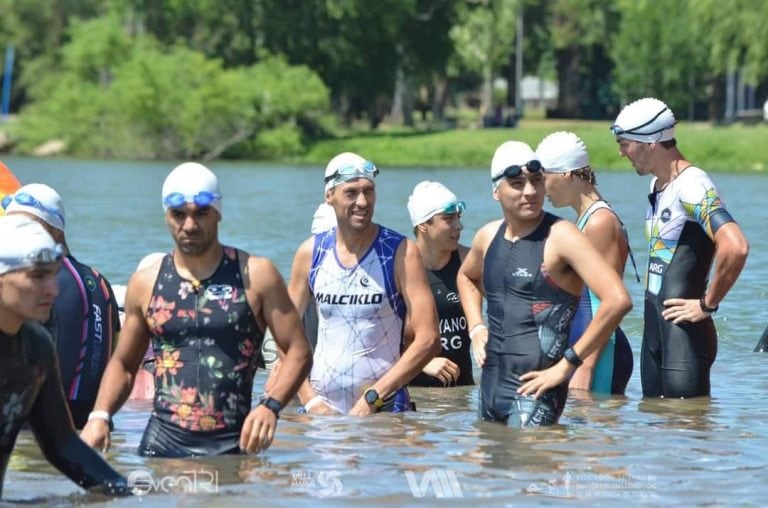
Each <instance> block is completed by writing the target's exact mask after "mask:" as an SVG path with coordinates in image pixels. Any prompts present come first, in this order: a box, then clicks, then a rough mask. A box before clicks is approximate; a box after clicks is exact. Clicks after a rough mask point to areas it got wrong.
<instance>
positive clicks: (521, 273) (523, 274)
mask: <svg viewBox="0 0 768 508" xmlns="http://www.w3.org/2000/svg"><path fill="white" fill-rule="evenodd" d="M512 277H523V278H526V279H528V278H531V277H533V275H531V273H530V272H529V271H528V269H527V268H525V267H522V268H518V269H517V271H516V272H515V273H513V274H512Z"/></svg>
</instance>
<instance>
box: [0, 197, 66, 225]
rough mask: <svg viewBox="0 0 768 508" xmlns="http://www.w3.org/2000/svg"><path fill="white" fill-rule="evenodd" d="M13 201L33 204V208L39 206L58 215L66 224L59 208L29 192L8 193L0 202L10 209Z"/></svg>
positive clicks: (23, 204) (27, 204)
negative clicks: (52, 206)
mask: <svg viewBox="0 0 768 508" xmlns="http://www.w3.org/2000/svg"><path fill="white" fill-rule="evenodd" d="M11 201H16V202H17V203H18V204H20V205H22V206H31V207H32V208H37V209H38V210H40V211H42V212H45V213H49V214H51V215H54V216H56V217H58V219H59V220H61V223H62V224H64V222H65V221H64V216H63V215H62V214H61V213H60V212H59V211H58V210H56V209H54V208H51V207H50V206H48V205H46V204H45V203H42V202H40V200H38V199H37V198H36V197H35V196H33V195H32V194H29V193H27V192H17V193H16V194H8V195H7V196H5V197H4V198H3V200H2V201H1V202H0V206H2V207H3V210H8V207H9V206H10V204H11Z"/></svg>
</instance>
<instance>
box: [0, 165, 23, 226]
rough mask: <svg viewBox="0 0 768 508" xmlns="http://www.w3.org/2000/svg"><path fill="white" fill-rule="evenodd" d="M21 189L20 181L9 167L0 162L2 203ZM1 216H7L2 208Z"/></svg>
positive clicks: (0, 197) (0, 208) (0, 196)
mask: <svg viewBox="0 0 768 508" xmlns="http://www.w3.org/2000/svg"><path fill="white" fill-rule="evenodd" d="M19 187H21V183H20V182H19V180H18V179H17V178H16V177H15V176H14V174H13V173H11V170H10V169H8V166H6V165H5V164H3V161H0V201H1V200H2V199H3V198H4V197H5V196H7V195H8V194H13V193H14V192H16V190H18V188H19ZM0 215H5V210H4V209H3V207H0Z"/></svg>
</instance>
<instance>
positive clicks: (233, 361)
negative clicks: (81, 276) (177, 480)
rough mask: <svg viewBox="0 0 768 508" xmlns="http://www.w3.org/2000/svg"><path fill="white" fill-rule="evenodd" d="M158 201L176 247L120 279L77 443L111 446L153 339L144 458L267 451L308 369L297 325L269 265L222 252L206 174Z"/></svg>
mask: <svg viewBox="0 0 768 508" xmlns="http://www.w3.org/2000/svg"><path fill="white" fill-rule="evenodd" d="M162 203H163V208H164V209H165V220H166V223H167V226H168V230H169V231H170V233H171V236H172V237H173V240H174V242H175V244H176V248H175V250H174V251H173V252H171V253H170V254H167V255H165V256H164V257H163V258H162V259H160V260H157V261H156V262H154V263H153V264H152V265H150V266H149V267H147V268H144V269H142V270H138V271H136V272H135V273H134V274H133V275H132V276H131V278H130V280H129V281H128V289H127V292H126V297H125V322H124V324H123V331H122V333H121V338H120V342H119V343H118V345H117V349H116V350H115V353H114V355H113V356H112V359H111V360H110V362H109V365H108V366H107V370H106V372H105V373H104V378H103V380H102V383H101V387H100V389H99V395H98V398H97V399H96V405H95V410H94V411H93V412H92V413H91V416H90V417H89V420H90V421H89V422H88V424H87V425H86V426H85V428H84V429H83V432H82V434H81V435H82V437H83V439H84V440H85V441H86V442H87V443H89V444H90V445H91V446H100V447H102V448H106V447H107V446H108V445H109V427H108V425H107V422H108V421H109V417H110V415H112V414H114V412H115V411H117V410H118V409H119V408H120V406H121V405H122V404H123V402H125V400H126V398H127V397H128V395H129V394H130V392H131V386H132V384H133V379H134V377H135V375H136V372H137V370H138V369H139V367H140V366H141V364H142V362H143V360H144V354H145V352H146V351H147V347H148V345H149V342H150V339H151V340H152V347H153V351H154V356H155V398H154V409H153V411H152V415H151V416H150V419H149V422H148V423H147V427H146V429H145V430H144V436H143V437H142V440H141V444H140V445H139V453H140V454H141V455H145V456H155V457H189V456H201V455H216V454H225V453H240V452H241V451H245V452H249V453H251V452H257V451H260V450H265V449H266V448H268V447H269V445H270V444H271V443H272V439H273V438H274V434H275V429H276V426H277V417H278V414H279V412H280V410H281V409H282V407H283V406H284V405H285V403H286V402H288V401H289V400H290V399H291V397H293V395H294V394H295V393H296V390H297V389H298V387H299V385H300V383H301V381H302V380H303V379H304V377H305V376H306V375H307V372H308V371H309V367H310V364H311V355H310V351H309V346H308V344H307V340H306V338H305V336H304V331H303V329H302V325H301V320H300V319H299V316H298V314H297V313H296V309H294V307H293V305H292V304H291V300H290V298H289V297H288V291H287V289H286V286H285V283H284V282H283V279H282V278H281V277H280V274H279V272H278V271H277V268H276V267H275V266H274V264H273V263H272V262H271V261H270V260H268V259H266V258H263V257H256V256H251V255H250V254H248V253H247V252H244V251H242V250H240V249H237V248H234V247H229V246H225V245H222V244H221V243H219V236H218V224H219V221H220V220H221V210H222V195H221V191H220V189H219V182H218V179H217V178H216V176H215V175H214V174H213V173H212V172H211V171H210V170H209V169H208V168H206V167H205V166H203V165H201V164H197V163H193V162H187V163H184V164H181V165H179V166H177V167H176V168H175V169H174V170H173V171H171V173H170V174H169V175H168V177H167V178H166V179H165V182H164V184H163V189H162ZM267 326H268V327H269V328H270V329H271V330H272V332H273V334H274V337H275V342H276V343H277V345H278V346H279V347H280V348H281V349H282V351H283V353H284V356H283V357H282V366H281V368H280V372H279V375H278V376H277V378H276V379H275V380H274V383H273V385H272V386H271V388H270V391H269V393H268V394H264V396H262V397H261V399H260V400H259V402H258V404H257V405H256V407H255V408H253V409H252V408H251V394H252V390H253V377H254V374H255V372H256V368H257V366H258V363H259V360H260V359H261V353H260V350H261V343H262V340H263V337H264V330H265V329H266V327H267Z"/></svg>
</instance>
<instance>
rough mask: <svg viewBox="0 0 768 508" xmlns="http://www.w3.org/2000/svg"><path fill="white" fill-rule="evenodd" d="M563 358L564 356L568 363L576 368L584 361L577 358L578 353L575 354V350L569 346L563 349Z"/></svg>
mask: <svg viewBox="0 0 768 508" xmlns="http://www.w3.org/2000/svg"><path fill="white" fill-rule="evenodd" d="M563 358H565V359H566V360H567V361H568V363H570V364H571V365H573V366H574V367H576V368H579V367H581V364H582V363H584V361H583V360H582V359H581V358H579V355H577V354H576V351H574V350H573V348H572V347H569V348H567V349H566V350H565V351H563Z"/></svg>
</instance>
